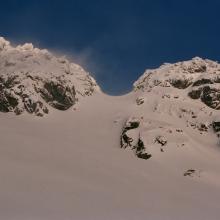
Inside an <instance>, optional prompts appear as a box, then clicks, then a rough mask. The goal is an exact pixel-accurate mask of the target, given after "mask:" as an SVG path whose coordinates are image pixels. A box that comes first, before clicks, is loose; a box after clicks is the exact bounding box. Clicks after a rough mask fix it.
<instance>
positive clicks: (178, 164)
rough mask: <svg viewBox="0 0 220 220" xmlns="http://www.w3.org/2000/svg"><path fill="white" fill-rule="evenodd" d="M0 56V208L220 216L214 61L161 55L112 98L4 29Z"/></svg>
mask: <svg viewBox="0 0 220 220" xmlns="http://www.w3.org/2000/svg"><path fill="white" fill-rule="evenodd" d="M0 66H1V68H0V80H1V84H0V88H1V90H0V111H1V112H0V120H1V126H0V138H1V144H0V177H1V181H0V219H4V220H30V219H33V220H35V219H36V220H38V219H39V220H60V219H62V220H69V219H77V220H90V219H95V220H103V219H105V220H112V219H120V220H134V219H135V220H146V219H150V220H186V219H187V220H195V219H200V220H207V219H209V220H218V219H219V217H220V215H219V202H220V160H219V158H220V143H219V136H220V117H219V114H220V104H219V101H220V95H219V94H220V93H219V91H220V90H219V86H220V65H219V64H218V63H217V62H213V61H210V60H203V59H201V58H194V59H192V60H190V61H186V62H179V63H176V64H164V65H162V66H161V67H159V68H158V69H155V70H147V71H146V72H145V73H144V74H143V75H142V76H141V77H140V78H139V79H138V80H137V81H136V82H135V83H134V89H133V91H131V92H130V93H129V94H127V95H124V96H115V97H114V96H108V95H106V94H104V93H102V92H101V90H100V89H99V87H98V85H97V84H96V82H95V80H94V79H93V78H92V77H91V76H90V75H89V74H88V73H86V72H85V71H84V70H83V69H82V68H81V67H79V66H78V65H76V64H74V63H70V62H69V61H68V60H66V59H64V58H57V57H55V56H54V55H53V54H51V53H50V52H48V51H45V50H39V49H36V48H33V46H32V45H30V44H25V45H23V46H17V47H12V46H11V45H10V44H9V42H7V41H6V40H4V39H2V38H1V40H0ZM88 95H89V97H88V98H86V97H87V96H88ZM76 102H77V104H76ZM60 110H62V111H60ZM67 110H68V111H67ZM72 110H74V111H72ZM6 112H7V113H6ZM25 112H28V113H32V114H27V113H25ZM14 113H16V114H20V115H19V116H17V115H16V114H14ZM46 113H49V114H47V115H45V114H46ZM33 115H37V116H43V115H44V117H35V116H33Z"/></svg>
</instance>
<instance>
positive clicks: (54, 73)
mask: <svg viewBox="0 0 220 220" xmlns="http://www.w3.org/2000/svg"><path fill="white" fill-rule="evenodd" d="M95 91H99V87H98V85H97V84H96V82H95V80H94V79H93V78H92V77H91V76H90V74H89V73H87V72H86V71H85V70H84V69H83V68H82V67H80V66H79V65H77V64H75V63H71V62H70V61H68V59H66V58H65V57H56V56H54V55H53V54H52V53H50V52H49V51H48V50H41V49H38V48H34V46H33V45H32V44H30V43H26V44H24V45H18V46H16V47H13V46H11V45H10V42H9V41H6V40H5V39H4V38H0V111H3V112H15V113H16V114H21V113H22V112H24V111H27V112H29V113H33V114H35V115H38V116H42V115H44V114H46V113H48V112H49V108H50V106H51V107H54V108H57V109H59V110H66V109H68V108H70V107H71V106H73V105H74V104H75V103H76V102H77V101H78V100H79V99H80V98H82V97H84V96H89V95H92V94H93V92H95Z"/></svg>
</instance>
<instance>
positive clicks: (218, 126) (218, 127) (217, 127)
mask: <svg viewBox="0 0 220 220" xmlns="http://www.w3.org/2000/svg"><path fill="white" fill-rule="evenodd" d="M212 127H213V129H214V131H215V132H219V131H220V121H214V122H213V123H212Z"/></svg>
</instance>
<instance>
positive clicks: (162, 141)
mask: <svg viewBox="0 0 220 220" xmlns="http://www.w3.org/2000/svg"><path fill="white" fill-rule="evenodd" d="M155 142H156V143H158V144H160V145H161V146H165V145H166V144H167V140H166V139H165V137H163V136H158V137H156V139H155Z"/></svg>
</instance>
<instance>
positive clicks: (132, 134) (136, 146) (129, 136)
mask: <svg viewBox="0 0 220 220" xmlns="http://www.w3.org/2000/svg"><path fill="white" fill-rule="evenodd" d="M139 127H140V120H139V119H137V118H130V119H128V120H127V122H126V123H125V126H124V127H123V130H122V134H121V148H124V149H126V148H130V149H131V150H133V152H134V153H135V155H136V156H137V157H138V158H141V159H145V160H146V159H149V158H151V154H148V153H147V152H146V148H145V146H144V142H143V141H142V138H141V135H140V132H139Z"/></svg>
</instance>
